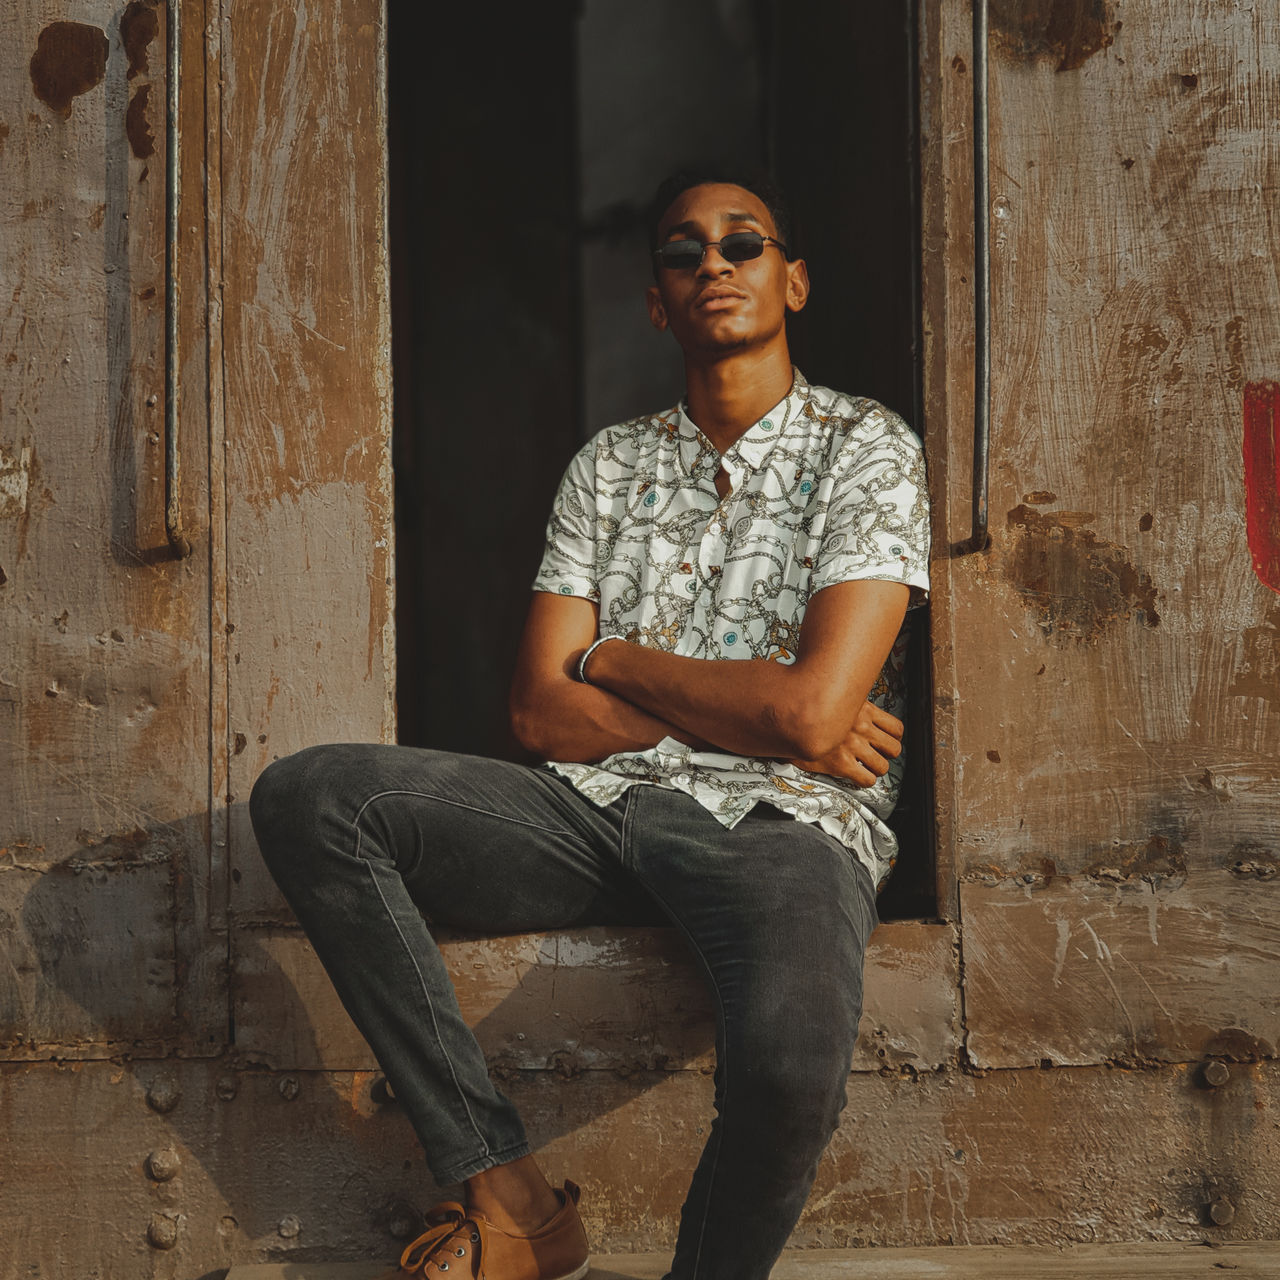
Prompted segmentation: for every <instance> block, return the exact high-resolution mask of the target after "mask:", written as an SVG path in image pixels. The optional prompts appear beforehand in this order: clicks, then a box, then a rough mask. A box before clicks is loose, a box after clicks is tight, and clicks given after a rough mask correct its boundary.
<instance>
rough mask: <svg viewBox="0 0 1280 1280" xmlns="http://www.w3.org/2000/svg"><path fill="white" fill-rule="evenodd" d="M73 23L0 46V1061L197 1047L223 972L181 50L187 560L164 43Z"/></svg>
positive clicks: (197, 240)
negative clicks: (0, 1051) (172, 506)
mask: <svg viewBox="0 0 1280 1280" xmlns="http://www.w3.org/2000/svg"><path fill="white" fill-rule="evenodd" d="M73 8H74V12H71V13H68V12H66V11H65V7H64V6H58V5H53V4H48V3H35V2H30V3H24V4H22V5H20V6H18V7H17V8H16V9H14V10H12V11H10V12H7V14H6V17H5V18H4V19H3V28H4V37H5V38H4V40H3V41H0V200H2V201H3V222H4V225H5V234H4V236H3V238H2V239H0V255H2V257H0V262H2V265H0V275H2V276H3V279H4V280H5V301H4V303H3V310H2V311H0V351H3V362H2V363H0V369H3V378H4V388H3V393H2V396H3V408H4V416H3V419H2V420H0V778H3V783H2V784H0V919H2V920H3V923H4V927H3V928H0V952H2V953H3V954H4V957H5V960H6V962H7V963H5V964H4V965H0V971H2V972H3V973H4V975H5V976H4V978H3V979H0V1043H3V1045H4V1046H5V1050H4V1051H7V1052H13V1053H15V1054H18V1055H25V1054H29V1053H41V1052H57V1053H58V1054H60V1055H64V1056H94V1055H97V1054H104V1053H108V1052H113V1051H118V1048H119V1046H121V1045H132V1044H134V1043H135V1042H137V1044H139V1045H142V1044H146V1045H149V1046H152V1047H153V1048H154V1047H156V1046H165V1045H167V1046H169V1047H176V1046H178V1045H182V1046H184V1047H185V1048H186V1049H187V1050H188V1051H208V1050H211V1049H213V1048H216V1047H218V1046H220V1045H221V1044H222V1042H223V1039H224V1030H225V1013H224V1010H225V975H223V974H222V973H221V971H220V968H219V964H218V957H219V952H220V951H221V949H222V948H221V944H220V943H219V942H218V940H217V939H216V938H215V936H214V935H213V933H212V932H211V931H210V927H209V911H210V893H211V876H212V865H211V860H210V858H211V851H210V840H209V824H208V810H209V763H208V751H207V745H208V736H209V723H210V720H209V717H210V663H209V631H210V617H209V586H210V574H211V564H210V542H209V520H208V509H209V499H208V489H207V484H208V480H207V476H208V443H207V440H208V435H207V433H208V421H207V417H206V413H205V407H204V394H203V393H204V387H205V382H206V366H205V344H204V340H203V334H204V331H205V323H204V307H205V301H204V299H205V294H204V261H203V232H202V229H201V221H202V220H201V209H202V200H203V197H202V172H203V168H204V163H205V157H204V147H203V132H202V129H201V126H200V122H201V119H202V113H203V80H204V76H203V59H202V57H200V56H199V53H200V47H201V33H200V27H199V22H198V20H197V21H196V22H195V23H194V24H193V26H192V28H191V29H190V30H189V31H188V33H187V40H186V45H187V53H188V65H189V67H190V68H191V73H190V75H189V78H188V79H187V80H186V81H185V82H184V92H183V101H182V109H181V115H182V122H183V130H184V133H183V148H182V165H183V171H184V178H185V183H186V185H185V191H186V193H187V195H186V198H185V199H184V203H183V209H182V230H181V264H180V268H179V282H178V283H179V285H180V286H181V287H180V297H181V312H180V324H181V341H180V371H181V386H182V392H183V394H182V398H181V402H180V410H179V420H180V428H181V446H180V447H181V461H182V468H183V477H184V480H183V486H182V493H181V497H182V503H183V512H184V520H185V523H186V531H187V534H188V536H189V538H190V539H191V541H192V542H193V544H194V546H195V552H194V554H193V555H192V556H191V558H190V559H187V560H176V559H174V557H173V555H172V554H171V552H170V550H169V548H168V544H167V539H166V536H165V529H164V518H163V512H164V502H165V492H164V410H163V404H164V392H165V386H164V358H163V352H164V339H163V315H164V301H165V289H166V285H165V279H164V182H165V175H164V158H163V151H164V137H165V126H164V95H165V55H164V30H163V21H162V19H161V18H160V17H158V16H157V13H156V11H155V10H154V9H153V8H152V7H150V6H146V5H141V4H133V5H128V6H121V5H117V4H106V3H83V4H79V5H76V6H74V7H73ZM192 55H195V56H194V57H193V56H192ZM108 903H109V904H111V906H110V909H109V910H108V909H107V904H108ZM121 973H128V974H130V975H136V976H137V979H138V982H139V985H140V986H142V987H144V988H145V990H144V991H142V992H133V991H129V990H128V989H127V987H126V986H125V985H124V984H121V983H120V980H119V978H120V974H121ZM162 1051H163V1048H162Z"/></svg>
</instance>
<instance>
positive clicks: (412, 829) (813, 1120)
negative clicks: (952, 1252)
mask: <svg viewBox="0 0 1280 1280" xmlns="http://www.w3.org/2000/svg"><path fill="white" fill-rule="evenodd" d="M250 811H251V814H252V817H253V825H254V830H255V832H256V833H257V837H258V843H259V845H260V846H261V848H262V853H263V856H264V857H265V859H266V861H267V864H268V866H269V867H270V868H271V872H272V874H273V875H274V876H275V878H276V882H277V883H278V884H279V885H280V888H281V890H282V891H283V892H284V895H285V897H286V898H287V899H288V901H289V904H290V905H291V906H292V908H293V910H294V912H295V914H296V915H297V917H298V920H299V921H300V923H301V924H302V926H303V928H304V929H305V930H306V932H307V936H308V937H309V938H310V939H311V942H312V944H313V945H314V947H315V949H316V952H317V953H318V955H319V956H320V959H321V961H322V962H323V963H324V965H325V967H326V969H327V970H328V972H329V975H330V977H331V978H332V980H333V984H334V986H335V987H336V988H337V991H338V994H339V996H341V998H342V1001H343V1003H344V1004H345V1006H346V1008H347V1010H348V1012H349V1013H350V1014H351V1017H352V1018H353V1020H354V1021H355V1023H356V1026H357V1027H358V1028H359V1029H360V1031H361V1033H362V1034H363V1035H364V1036H365V1038H366V1039H367V1040H368V1042H369V1044H370V1047H371V1048H372V1049H373V1051H374V1053H375V1055H376V1056H377V1058H378V1061H379V1062H380V1063H381V1065H382V1068H383V1070H384V1071H385V1072H386V1075H387V1079H388V1080H389V1081H390V1083H391V1087H392V1088H393V1089H394V1091H395V1094H396V1097H397V1099H399V1100H400V1101H401V1103H402V1104H403V1105H404V1108H405V1110H406V1112H407V1113H408V1116H409V1119H410V1121H411V1122H412V1124H413V1126H414V1129H415V1130H416V1131H417V1134H418V1137H419V1138H420V1139H421V1141H422V1145H423V1147H424V1149H425V1151H426V1156H427V1162H428V1165H429V1166H430V1168H431V1171H432V1174H433V1175H434V1177H435V1178H436V1180H437V1181H438V1182H439V1183H441V1184H442V1185H444V1184H448V1183H451V1182H457V1181H461V1180H462V1179H464V1178H467V1177H470V1176H471V1175H472V1174H474V1173H478V1172H480V1171H481V1170H483V1169H488V1168H491V1167H492V1166H494V1165H497V1164H502V1163H504V1162H505V1161H508V1160H514V1159H516V1158H517V1157H519V1156H522V1155H526V1154H527V1153H528V1151H529V1145H528V1141H527V1139H526V1137H525V1132H524V1127H523V1125H522V1124H521V1122H520V1118H519V1116H518V1115H517V1114H516V1111H515V1109H514V1108H513V1107H512V1105H511V1103H510V1102H508V1101H507V1099H506V1098H504V1097H503V1096H502V1094H501V1093H500V1092H499V1091H498V1090H497V1089H495V1088H494V1086H493V1084H492V1083H491V1082H490V1079H489V1075H488V1072H487V1070H486V1067H485V1061H484V1057H483V1055H482V1053H481V1051H480V1048H479V1046H478V1045H477V1043H476V1040H475V1037H474V1036H473V1035H472V1034H471V1031H470V1029H469V1028H468V1027H467V1025H466V1023H465V1022H464V1021H463V1020H462V1016H461V1014H460V1013H459V1010H458V1005H457V1001H456V999H455V997H454V992H453V987H452V984H451V983H450V980H449V976H448V973H447V972H446V970H445V967H444V964H443V962H442V960H441V958H440V953H439V951H438V950H437V948H436V946H435V944H434V942H433V941H432V937H431V934H430V931H429V925H430V923H438V924H442V925H452V926H456V927H459V928H466V929H477V930H484V931H488V932H504V931H510V932H520V931H525V930H540V929H554V928H561V927H568V926H573V925H584V924H599V923H642V922H648V921H662V922H669V923H671V924H674V925H675V926H676V927H677V928H678V929H679V930H680V931H681V933H683V935H684V937H685V938H686V940H687V941H688V943H689V945H690V947H691V948H692V950H693V954H694V955H695V957H696V958H697V961H698V963H699V964H700V966H701V968H702V970H703V972H704V973H705V975H706V978H707V981H708V983H709V984H710V987H711V991H712V993H713V996H714V1000H715V1006H716V1015H717V1016H716V1020H717V1034H716V1063H717V1065H716V1076H715V1085H716V1095H715V1096H716V1110H717V1113H718V1114H717V1116H716V1119H715V1121H714V1122H713V1124H712V1126H711V1132H710V1136H709V1137H708V1139H707V1144H706V1147H705V1149H704V1150H703V1153H702V1158H701V1160H700V1162H699V1164H698V1166H697V1170H696V1172H695V1173H694V1176H693V1182H692V1185H691V1187H690V1190H689V1194H688V1198H687V1199H686V1201H685V1205H684V1210H683V1213H682V1216H681V1223H680V1234H679V1240H678V1243H677V1248H676V1257H675V1261H674V1263H673V1265H672V1271H671V1276H672V1277H673V1278H678V1280H757V1278H758V1280H764V1278H765V1277H767V1276H768V1274H769V1271H770V1268H771V1267H772V1265H773V1263H774V1261H775V1260H776V1259H777V1257H778V1254H779V1253H780V1252H781V1251H782V1247H783V1245H784V1244H785V1243H786V1240H787V1237H788V1236H789V1235H790V1233H791V1230H792V1228H793V1227H794V1226H795V1223H796V1220H797V1219H798V1218H799V1216H800V1211H801V1209H802V1208H803V1207H804V1203H805V1200H806V1198H807V1196H808V1194H809V1188H810V1186H811V1185H812V1182H813V1177H814V1172H815V1170H816V1167H817V1162H818V1158H819V1156H820V1155H821V1154H822V1151H823V1149H824V1148H825V1147H826V1145H827V1142H828V1141H829V1140H830V1137H831V1134H832V1132H833V1131H834V1129H835V1127H836V1124H837V1122H838V1119H839V1115H840V1110H841V1108H842V1107H843V1105H844V1100H845V1085H846V1081H847V1077H848V1072H849V1063H850V1059H851V1057H852V1053H853V1047H854V1041H855V1039H856V1036H857V1028H858V1018H859V1015H860V1013H861V1007H862V965H863V956H864V952H865V949H866V943H867V939H868V937H869V936H870V934H871V931H872V929H873V928H874V927H875V925H876V909H875V891H874V888H873V886H872V884H871V877H870V875H869V874H868V873H867V872H866V870H865V869H864V868H863V867H862V866H861V865H860V864H858V863H857V862H856V861H855V859H854V858H853V856H852V855H851V854H850V853H849V852H848V851H847V850H846V849H845V848H844V847H843V846H841V845H840V844H839V842H838V841H836V840H834V839H833V838H832V837H830V836H828V835H827V834H826V833H825V832H823V831H822V830H820V829H819V828H818V827H815V826H812V825H810V824H807V823H803V822H797V821H795V820H794V819H792V818H790V817H787V816H786V815H784V814H781V813H780V812H779V811H778V810H775V809H773V808H772V807H771V806H768V805H758V806H757V807H756V809H754V810H753V811H752V812H751V813H750V814H749V815H748V816H747V817H745V818H744V819H743V820H742V821H741V822H740V823H739V824H738V826H737V827H735V828H734V829H733V830H732V831H726V830H725V829H724V827H722V826H721V825H720V824H719V823H718V822H717V821H716V820H715V819H714V818H713V817H712V816H711V815H710V814H709V813H707V812H706V811H705V810H704V809H702V808H701V806H699V805H698V804H697V803H696V802H695V801H694V800H692V799H691V798H690V797H688V796H686V795H684V794H682V793H680V792H676V791H672V790H667V789H664V788H661V787H656V786H649V785H642V786H636V787H632V788H631V789H630V790H629V791H627V792H626V793H625V794H624V795H623V796H622V797H621V798H620V799H619V800H618V801H617V802H616V803H614V804H613V805H610V806H609V807H608V808H600V807H598V806H597V805H594V804H592V803H591V802H590V801H589V800H586V799H585V798H584V797H582V796H581V795H579V794H578V792H577V791H576V790H575V789H574V788H573V787H572V786H571V785H570V784H569V783H568V782H566V781H565V780H564V779H562V778H560V777H559V776H558V775H556V774H554V773H552V772H551V771H550V770H546V769H531V768H526V767H524V766H522V765H514V764H507V763H504V762H501V761H495V760H483V759H478V758H476V757H472V756H457V755H450V754H447V753H443V752H435V751H425V750H419V749H417V748H412V747H391V746H372V745H347V746H327V747H313V748H310V749H309V750H306V751H301V752H299V753H298V754H297V755H294V756H290V757H288V758H287V759H284V760H280V761H277V762H276V763H275V764H273V765H271V766H270V767H269V768H268V769H267V770H266V771H265V772H264V773H263V775H262V777H261V778H260V779H259V780H258V783H257V785H256V786H255V788H254V791H253V796H252V799H251V800H250Z"/></svg>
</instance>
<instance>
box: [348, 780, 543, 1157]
mask: <svg viewBox="0 0 1280 1280" xmlns="http://www.w3.org/2000/svg"><path fill="white" fill-rule="evenodd" d="M389 795H423V793H422V792H416V791H379V792H377V793H376V794H375V795H372V796H370V797H369V798H368V799H367V800H366V801H365V802H364V804H362V805H361V806H360V808H359V809H358V810H357V811H356V815H355V817H354V818H353V819H352V823H351V825H352V826H353V827H354V828H355V832H356V845H355V856H356V858H357V859H358V860H359V861H360V862H362V863H363V864H364V868H365V870H366V871H367V872H368V873H369V882H370V883H371V884H372V885H373V888H374V891H375V892H376V893H377V895H378V901H379V902H381V903H382V909H383V911H385V912H386V915H387V919H388V920H390V921H391V924H392V926H393V927H394V929H395V931H396V937H397V938H399V939H400V945H401V947H403V949H404V953H405V955H406V956H408V957H409V962H410V963H411V964H412V965H413V971H414V973H415V974H416V975H417V978H418V986H419V988H420V989H421V991H422V996H423V999H424V1000H425V1001H426V1002H427V1012H428V1013H430V1015H431V1033H432V1035H433V1036H435V1041H436V1047H437V1048H438V1049H439V1051H440V1056H441V1057H442V1058H443V1059H444V1060H445V1062H446V1063H447V1064H448V1066H449V1077H450V1079H452V1081H453V1087H454V1090H455V1092H456V1093H457V1096H458V1100H459V1101H460V1102H461V1103H462V1109H463V1111H465V1112H466V1116H467V1122H468V1123H469V1124H470V1125H471V1131H472V1133H474V1134H475V1135H476V1137H477V1138H478V1139H479V1140H480V1145H481V1146H482V1147H483V1148H484V1150H483V1151H482V1152H481V1153H480V1154H481V1156H482V1157H488V1156H489V1155H490V1154H491V1150H490V1147H489V1140H488V1138H486V1137H485V1135H484V1133H483V1132H482V1131H481V1129H480V1126H479V1124H478V1123H477V1122H476V1117H475V1112H473V1111H472V1110H471V1103H470V1102H468V1101H467V1095H466V1094H465V1093H464V1092H463V1089H462V1084H461V1082H460V1081H459V1080H458V1070H457V1068H456V1067H455V1066H454V1064H453V1058H452V1057H451V1056H450V1054H449V1050H448V1049H447V1048H446V1047H445V1043H444V1038H443V1037H442V1036H441V1034H440V1023H439V1020H438V1019H437V1018H436V1006H435V1001H434V1000H433V999H432V998H431V989H430V988H429V987H428V986H427V980H426V978H425V977H423V974H422V966H421V965H419V964H418V957H417V956H416V955H414V953H413V948H412V947H411V946H410V945H409V940H408V939H407V938H406V937H405V936H404V930H403V929H401V928H400V921H399V920H397V919H396V914H395V912H394V911H392V910H391V904H390V903H389V902H388V901H387V898H386V895H385V894H384V893H383V892H382V886H381V885H380V884H379V883H378V877H377V875H376V873H375V872H374V869H373V861H372V859H370V858H367V857H366V856H365V854H364V852H363V845H364V831H363V830H362V829H361V826H360V820H361V818H362V816H363V815H364V811H365V810H366V809H367V808H368V807H369V806H370V805H371V804H372V803H373V802H374V801H375V800H378V799H381V798H382V797H383V796H389ZM424 798H425V799H435V798H436V797H434V796H424ZM445 803H448V801H446V802H445ZM462 807H463V808H470V807H471V806H469V805H464V806H462ZM480 812H483V811H482V810H481V811H480ZM489 816H490V817H496V816H498V815H496V814H490V815H489ZM525 825H526V826H532V825H533V824H532V823H526V824H525Z"/></svg>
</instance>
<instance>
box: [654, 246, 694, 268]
mask: <svg viewBox="0 0 1280 1280" xmlns="http://www.w3.org/2000/svg"><path fill="white" fill-rule="evenodd" d="M658 261H659V262H661V263H662V265H663V266H664V267H670V268H671V269H672V270H673V271H684V270H687V269H688V268H689V267H696V266H697V265H698V264H699V263H700V262H701V261H702V246H701V245H700V244H699V243H698V242H697V241H696V240H672V241H671V242H670V243H669V244H664V245H663V246H662V248H661V249H659V250H658Z"/></svg>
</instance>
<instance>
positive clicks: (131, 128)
mask: <svg viewBox="0 0 1280 1280" xmlns="http://www.w3.org/2000/svg"><path fill="white" fill-rule="evenodd" d="M150 100H151V86H150V85H149V84H144V85H142V86H140V87H139V88H138V90H137V92H136V93H135V94H134V95H133V97H132V98H130V99H129V109H128V111H126V112H125V116H124V132H125V136H126V137H127V138H128V139H129V149H130V150H131V151H132V152H133V154H134V155H135V156H137V157H138V159H139V160H145V159H146V158H147V157H148V156H153V155H155V151H156V137H155V134H154V133H152V132H151V122H150V120H148V119H147V106H148V103H149V102H150Z"/></svg>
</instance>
